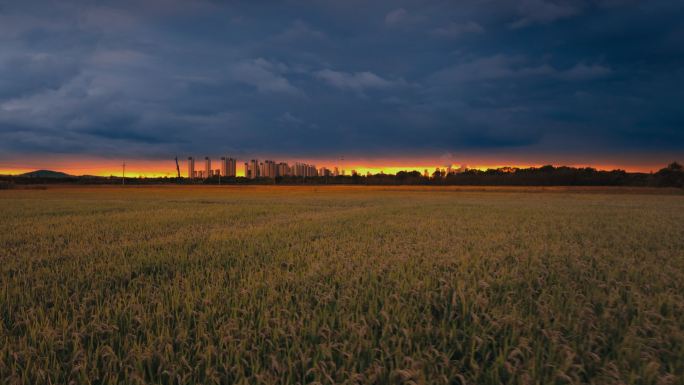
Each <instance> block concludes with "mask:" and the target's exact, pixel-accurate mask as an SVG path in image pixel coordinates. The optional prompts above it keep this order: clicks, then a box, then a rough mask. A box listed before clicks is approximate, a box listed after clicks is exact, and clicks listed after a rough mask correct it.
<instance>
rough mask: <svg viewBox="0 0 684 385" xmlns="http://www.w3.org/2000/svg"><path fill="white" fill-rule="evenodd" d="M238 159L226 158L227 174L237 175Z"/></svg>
mask: <svg viewBox="0 0 684 385" xmlns="http://www.w3.org/2000/svg"><path fill="white" fill-rule="evenodd" d="M236 168H237V160H235V159H233V158H228V159H226V176H237V170H236Z"/></svg>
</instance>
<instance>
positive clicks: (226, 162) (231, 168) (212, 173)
mask: <svg viewBox="0 0 684 385" xmlns="http://www.w3.org/2000/svg"><path fill="white" fill-rule="evenodd" d="M236 167H237V160H235V159H233V158H229V157H221V165H220V168H218V169H213V168H212V166H211V158H209V157H205V158H204V168H203V169H200V170H197V169H196V168H195V158H193V157H189V158H188V173H187V177H188V178H191V179H207V178H212V177H218V176H222V177H234V176H237V172H236V171H237V170H236ZM244 171H245V174H244V175H245V178H248V179H256V178H275V177H279V176H295V177H315V176H339V175H344V170H342V171H340V170H339V169H338V168H337V167H334V168H333V169H332V170H331V169H328V168H325V167H321V168H316V166H315V165H313V164H307V163H295V164H292V165H290V164H288V163H285V162H275V161H273V160H264V161H263V162H261V161H259V160H258V159H252V160H250V161H248V162H244Z"/></svg>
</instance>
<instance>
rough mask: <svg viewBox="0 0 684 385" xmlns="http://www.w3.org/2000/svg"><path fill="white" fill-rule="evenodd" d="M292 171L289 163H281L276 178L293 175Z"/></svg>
mask: <svg viewBox="0 0 684 385" xmlns="http://www.w3.org/2000/svg"><path fill="white" fill-rule="evenodd" d="M291 174H292V172H291V169H290V166H289V165H288V164H287V163H284V162H280V163H278V166H277V169H276V176H288V175H291Z"/></svg>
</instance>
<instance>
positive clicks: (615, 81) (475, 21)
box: [0, 0, 684, 161]
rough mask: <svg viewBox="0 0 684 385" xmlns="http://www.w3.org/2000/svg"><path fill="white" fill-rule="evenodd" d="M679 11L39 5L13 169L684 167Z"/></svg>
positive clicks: (479, 5) (16, 115)
mask: <svg viewBox="0 0 684 385" xmlns="http://www.w3.org/2000/svg"><path fill="white" fill-rule="evenodd" d="M682 19H684V5H683V4H682V3H681V2H679V1H661V0H656V1H652V2H637V1H628V0H622V1H617V0H579V1H564V0H517V1H503V0H487V1H481V0H466V1H462V2H445V1H437V0H435V1H417V0H416V1H404V2H401V3H400V6H399V4H398V3H396V2H391V1H377V2H373V3H360V2H356V1H351V2H337V1H323V2H315V3H314V2H300V1H291V2H285V3H283V4H280V5H275V4H273V5H269V6H266V5H257V4H252V2H229V3H223V2H214V1H209V0H198V1H194V2H186V1H180V0H154V1H149V2H144V3H143V4H142V5H141V4H140V3H138V2H133V1H126V0H125V1H117V2H113V1H112V2H110V1H105V2H98V3H97V5H95V4H93V3H92V2H86V1H79V0H65V1H60V2H47V1H45V2H38V1H34V0H28V1H23V2H13V3H9V4H6V5H3V6H2V7H0V47H2V49H1V50H0V161H3V160H6V159H15V158H17V157H18V156H20V155H22V154H45V155H50V154H78V155H94V156H105V157H122V156H130V157H148V158H167V157H169V156H173V155H176V154H183V155H185V154H197V155H202V154H208V155H216V154H224V153H231V154H235V155H236V156H243V155H245V156H248V155H250V154H273V155H274V156H276V155H282V154H287V155H289V156H338V155H340V154H359V155H366V156H375V155H378V156H380V155H382V156H404V155H406V156H408V155H420V154H431V153H434V154H443V153H459V152H465V151H470V152H473V151H479V152H481V153H487V152H494V151H496V152H498V153H501V152H506V151H511V152H516V153H520V152H521V151H522V152H527V153H539V154H554V153H574V154H578V156H581V157H587V158H590V157H591V156H593V155H597V154H602V155H603V154H606V153H614V154H616V156H620V154H636V153H654V154H655V153H658V152H660V151H666V152H668V153H673V152H674V153H682V154H684V112H683V111H684V110H683V109H682V108H681V105H680V104H681V101H682V100H684V28H683V27H682V24H681V20H682Z"/></svg>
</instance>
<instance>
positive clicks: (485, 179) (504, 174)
mask: <svg viewBox="0 0 684 385" xmlns="http://www.w3.org/2000/svg"><path fill="white" fill-rule="evenodd" d="M122 183H123V181H122V178H121V177H116V176H111V177H96V176H82V177H77V176H67V177H49V178H47V177H35V176H7V175H5V176H0V189H2V188H11V187H12V186H13V185H22V184H23V185H26V184H83V185H93V184H110V185H111V184H122ZM125 184H127V185H147V184H187V185H191V184H263V185H269V184H271V185H272V184H280V185H342V184H344V185H432V186H632V187H638V186H643V187H684V169H683V168H682V166H681V165H680V164H679V163H677V162H673V163H671V164H670V165H668V166H667V167H665V168H663V169H661V170H659V171H658V172H655V173H640V172H626V171H624V170H612V171H600V170H596V169H593V168H589V167H587V168H574V167H564V166H563V167H553V166H543V167H531V168H511V167H504V168H499V169H490V170H485V171H481V170H474V169H473V170H467V171H464V172H459V173H450V174H448V175H446V174H445V173H444V171H443V170H439V169H438V170H435V171H434V172H433V173H432V174H431V175H429V176H428V177H425V176H424V175H422V174H421V173H420V172H418V171H400V172H398V173H397V174H375V175H358V174H355V175H340V176H335V177H333V176H320V177H306V178H305V177H294V176H283V177H276V178H275V179H270V178H258V179H248V178H244V177H221V178H219V177H212V178H209V179H187V178H180V179H179V178H169V177H162V178H142V177H141V178H126V179H125Z"/></svg>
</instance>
